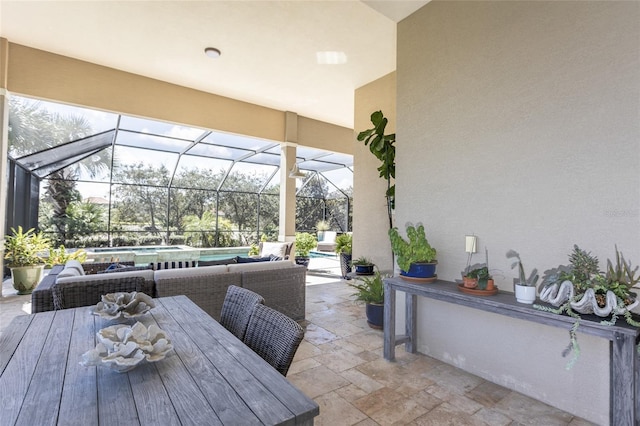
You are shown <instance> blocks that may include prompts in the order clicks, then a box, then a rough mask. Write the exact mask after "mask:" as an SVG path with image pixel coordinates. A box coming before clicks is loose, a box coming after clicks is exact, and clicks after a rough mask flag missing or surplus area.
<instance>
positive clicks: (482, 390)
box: [466, 381, 511, 407]
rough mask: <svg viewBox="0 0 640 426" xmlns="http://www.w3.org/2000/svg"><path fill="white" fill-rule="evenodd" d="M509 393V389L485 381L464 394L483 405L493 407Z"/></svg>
mask: <svg viewBox="0 0 640 426" xmlns="http://www.w3.org/2000/svg"><path fill="white" fill-rule="evenodd" d="M509 393H511V391H510V390H509V389H507V388H504V387H502V386H500V385H496V384H495V383H491V382H486V381H485V382H482V383H480V384H479V385H478V386H476V387H475V388H474V389H471V390H470V391H469V392H467V393H466V396H467V397H468V398H471V399H473V400H474V401H476V402H477V403H479V404H482V405H484V406H485V407H493V406H494V405H495V404H497V403H498V402H499V401H500V400H502V399H503V398H504V397H506V396H507V395H509Z"/></svg>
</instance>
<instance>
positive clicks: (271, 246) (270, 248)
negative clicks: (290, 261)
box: [260, 242, 289, 259]
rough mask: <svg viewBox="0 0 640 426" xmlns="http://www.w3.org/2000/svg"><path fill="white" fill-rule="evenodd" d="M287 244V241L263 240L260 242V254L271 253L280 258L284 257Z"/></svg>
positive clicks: (268, 254)
mask: <svg viewBox="0 0 640 426" xmlns="http://www.w3.org/2000/svg"><path fill="white" fill-rule="evenodd" d="M288 245H289V243H275V242H271V243H270V242H264V243H262V251H261V252H260V256H262V257H269V256H271V255H273V256H276V257H279V258H280V259H284V257H285V256H286V254H287V246H288Z"/></svg>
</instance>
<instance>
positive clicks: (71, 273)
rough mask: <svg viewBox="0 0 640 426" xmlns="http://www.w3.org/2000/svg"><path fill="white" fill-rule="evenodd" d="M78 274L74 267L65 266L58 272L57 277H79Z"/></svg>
mask: <svg viewBox="0 0 640 426" xmlns="http://www.w3.org/2000/svg"><path fill="white" fill-rule="evenodd" d="M79 276H80V272H78V270H77V269H76V268H67V267H66V266H65V267H64V269H63V270H62V271H60V273H59V274H58V278H65V277H79Z"/></svg>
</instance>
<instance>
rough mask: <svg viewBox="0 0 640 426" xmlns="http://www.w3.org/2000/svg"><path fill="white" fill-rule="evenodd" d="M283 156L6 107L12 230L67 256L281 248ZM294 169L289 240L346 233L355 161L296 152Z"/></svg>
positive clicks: (215, 140)
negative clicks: (92, 251)
mask: <svg viewBox="0 0 640 426" xmlns="http://www.w3.org/2000/svg"><path fill="white" fill-rule="evenodd" d="M280 153H281V144H280V143H279V142H276V141H269V140H264V139H257V138H251V137H247V136H241V135H234V134H228V133H223V132H219V131H215V130H211V129H201V128H194V127H188V126H182V125H178V124H173V123H166V122H160V121H154V120H149V119H144V118H138V117H132V116H126V115H121V114H115V113H110V112H104V111H97V110H92V109H87V108H79V107H72V106H68V105H63V104H58V103H53V102H46V101H39V100H34V99H29V98H24V97H19V96H12V97H11V99H10V102H9V174H10V176H9V189H8V203H7V229H10V228H11V227H16V226H17V225H21V226H23V227H26V228H29V227H36V228H38V229H40V230H42V231H44V232H45V233H47V234H49V235H50V236H51V237H52V239H54V241H56V242H57V243H59V244H64V245H65V246H66V247H104V246H130V245H158V244H171V245H174V244H187V245H191V246H194V247H229V246H245V245H249V244H252V243H255V242H257V241H258V240H259V239H260V238H266V239H268V240H276V239H277V238H278V234H279V229H278V227H279V202H280V179H281V170H280V164H281V163H280V160H281V159H280ZM296 165H297V167H298V168H299V170H300V171H301V172H302V174H303V175H304V176H303V177H301V178H297V179H295V182H296V231H298V232H301V231H304V232H313V231H315V230H316V225H317V223H318V222H319V221H324V222H326V223H327V224H328V226H329V229H330V230H334V231H338V232H346V231H350V229H351V208H352V182H353V158H352V156H351V155H346V154H340V153H333V152H327V151H322V150H318V149H312V148H307V147H303V146H297V148H296ZM285 172H286V173H287V174H289V172H290V171H289V170H287V171H285Z"/></svg>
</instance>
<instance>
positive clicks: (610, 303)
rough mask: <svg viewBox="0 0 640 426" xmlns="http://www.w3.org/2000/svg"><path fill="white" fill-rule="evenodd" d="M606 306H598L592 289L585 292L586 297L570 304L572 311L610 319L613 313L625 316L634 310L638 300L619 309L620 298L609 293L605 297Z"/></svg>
mask: <svg viewBox="0 0 640 426" xmlns="http://www.w3.org/2000/svg"><path fill="white" fill-rule="evenodd" d="M605 302H606V304H605V306H603V307H601V306H600V305H598V300H597V299H596V293H595V291H594V290H593V289H592V288H590V289H587V291H585V293H584V295H583V296H582V297H581V298H580V300H577V301H575V302H570V305H571V309H573V310H574V311H576V312H579V313H581V314H595V315H598V316H599V317H608V316H609V315H611V314H612V313H613V312H615V313H616V314H618V315H622V314H624V313H625V312H626V311H628V310H631V309H633V308H634V307H636V306H637V305H638V300H635V301H634V302H633V303H632V304H630V305H626V306H624V307H623V308H619V307H618V297H617V296H616V295H615V293H614V292H612V291H607V294H606V295H605Z"/></svg>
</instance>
